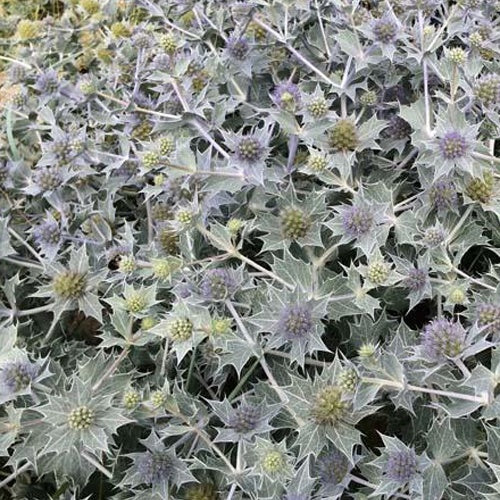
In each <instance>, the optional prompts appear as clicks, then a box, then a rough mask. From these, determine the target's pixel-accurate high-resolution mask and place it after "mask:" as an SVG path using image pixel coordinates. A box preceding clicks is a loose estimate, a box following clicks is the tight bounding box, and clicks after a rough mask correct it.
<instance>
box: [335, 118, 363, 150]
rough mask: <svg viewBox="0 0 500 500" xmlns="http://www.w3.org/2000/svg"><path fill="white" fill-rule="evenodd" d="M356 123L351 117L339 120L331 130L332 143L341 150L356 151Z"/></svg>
mask: <svg viewBox="0 0 500 500" xmlns="http://www.w3.org/2000/svg"><path fill="white" fill-rule="evenodd" d="M358 143H359V139H358V132H357V130H356V124H355V123H354V122H353V121H352V120H350V119H349V118H345V119H341V120H339V121H338V122H337V123H336V124H335V125H334V127H333V129H332V130H331V131H330V145H331V146H332V148H334V149H338V150H340V151H354V150H355V149H356V147H357V146H358Z"/></svg>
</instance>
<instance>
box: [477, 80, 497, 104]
mask: <svg viewBox="0 0 500 500" xmlns="http://www.w3.org/2000/svg"><path fill="white" fill-rule="evenodd" d="M474 95H475V96H476V98H477V99H478V100H479V101H481V103H482V104H483V105H484V106H494V105H495V104H498V103H500V76H499V75H495V74H491V75H486V76H484V77H483V78H481V79H480V80H479V81H478V82H477V84H476V87H475V89H474Z"/></svg>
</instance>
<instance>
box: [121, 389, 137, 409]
mask: <svg viewBox="0 0 500 500" xmlns="http://www.w3.org/2000/svg"><path fill="white" fill-rule="evenodd" d="M140 402H141V396H140V394H139V393H138V392H137V391H134V390H130V391H127V392H126V393H125V394H124V395H123V406H125V408H126V409H127V410H133V409H134V408H135V407H136V406H137V405H138V404H139V403H140Z"/></svg>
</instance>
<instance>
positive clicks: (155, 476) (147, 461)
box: [136, 450, 173, 485]
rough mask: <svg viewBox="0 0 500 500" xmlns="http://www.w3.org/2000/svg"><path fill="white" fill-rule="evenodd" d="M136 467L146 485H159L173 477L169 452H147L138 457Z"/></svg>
mask: <svg viewBox="0 0 500 500" xmlns="http://www.w3.org/2000/svg"><path fill="white" fill-rule="evenodd" d="M136 466H137V470H138V472H139V474H140V476H141V481H142V482H143V483H145V484H151V485H153V484H159V483H161V482H163V481H167V480H168V479H169V478H170V476H171V475H172V466H173V464H172V459H171V457H170V454H169V453H168V452H167V451H161V450H157V451H146V452H144V453H143V454H142V455H141V456H140V457H138V459H137V462H136Z"/></svg>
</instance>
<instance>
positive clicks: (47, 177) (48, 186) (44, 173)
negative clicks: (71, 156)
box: [33, 167, 63, 192]
mask: <svg viewBox="0 0 500 500" xmlns="http://www.w3.org/2000/svg"><path fill="white" fill-rule="evenodd" d="M62 181H63V178H62V175H61V172H60V171H59V170H58V169H57V168H55V167H46V168H38V169H37V170H36V171H35V173H34V174H33V182H34V184H35V186H36V187H38V188H39V189H40V190H41V191H42V192H44V191H53V190H55V189H57V188H58V187H60V186H61V184H62Z"/></svg>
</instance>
